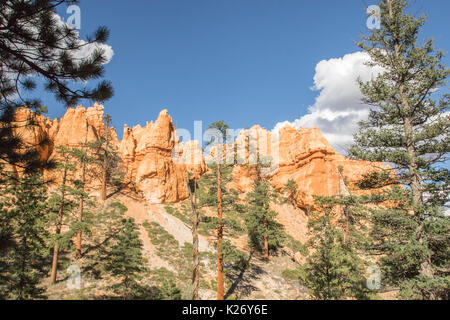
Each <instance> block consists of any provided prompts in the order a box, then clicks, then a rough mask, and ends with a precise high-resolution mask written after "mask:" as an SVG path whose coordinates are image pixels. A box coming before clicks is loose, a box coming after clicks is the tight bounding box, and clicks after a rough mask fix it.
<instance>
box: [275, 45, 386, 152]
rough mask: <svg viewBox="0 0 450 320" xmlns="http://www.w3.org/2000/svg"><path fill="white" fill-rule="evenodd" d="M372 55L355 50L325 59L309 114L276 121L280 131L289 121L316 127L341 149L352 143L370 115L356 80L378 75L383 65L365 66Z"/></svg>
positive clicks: (315, 77) (341, 150)
mask: <svg viewBox="0 0 450 320" xmlns="http://www.w3.org/2000/svg"><path fill="white" fill-rule="evenodd" d="M368 60H369V56H368V55H367V54H366V53H363V52H354V53H350V54H347V55H345V56H344V57H342V58H335V59H329V60H322V61H320V62H319V63H318V64H317V65H316V70H315V71H316V73H315V75H314V86H313V87H312V88H311V89H312V90H317V91H320V93H319V95H318V96H317V97H316V101H315V103H314V104H313V105H312V106H310V107H309V108H308V110H309V113H308V114H306V115H304V116H302V117H301V118H299V119H295V120H294V121H291V122H289V121H284V122H280V123H277V124H276V125H275V127H274V129H273V131H274V132H278V131H279V130H280V129H281V128H282V127H283V126H285V125H286V124H291V125H292V126H294V127H296V128H299V127H303V128H312V127H315V126H317V127H318V128H319V130H320V131H321V132H322V134H323V135H324V136H325V138H327V139H328V141H329V142H330V143H331V145H332V146H333V147H334V148H336V149H337V150H338V151H340V152H343V151H344V150H345V148H346V147H347V146H348V145H349V144H350V143H351V142H352V140H353V133H355V131H356V130H357V127H358V121H360V120H363V119H365V118H366V117H367V116H368V113H369V108H368V106H367V105H364V104H363V103H361V98H362V95H361V92H360V90H359V85H358V83H357V81H356V80H357V78H358V77H360V78H361V79H362V80H363V81H368V80H370V79H371V78H372V77H376V76H377V75H378V74H379V73H380V72H381V68H378V67H376V68H373V67H369V66H366V65H365V64H364V63H365V62H367V61H368Z"/></svg>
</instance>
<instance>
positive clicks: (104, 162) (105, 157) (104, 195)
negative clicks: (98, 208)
mask: <svg viewBox="0 0 450 320" xmlns="http://www.w3.org/2000/svg"><path fill="white" fill-rule="evenodd" d="M107 164H108V161H107V155H106V151H105V155H104V158H103V168H102V169H103V172H102V193H101V198H102V201H105V200H106V180H107V178H108V169H107Z"/></svg>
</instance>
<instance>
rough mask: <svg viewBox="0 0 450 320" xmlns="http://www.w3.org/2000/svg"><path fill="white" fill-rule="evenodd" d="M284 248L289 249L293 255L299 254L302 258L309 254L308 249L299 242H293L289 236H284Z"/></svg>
mask: <svg viewBox="0 0 450 320" xmlns="http://www.w3.org/2000/svg"><path fill="white" fill-rule="evenodd" d="M285 245H286V247H288V248H289V249H291V250H292V251H293V252H294V253H296V252H300V254H301V255H302V256H307V255H308V254H309V252H308V247H307V246H305V245H304V244H302V243H301V242H300V241H298V240H295V239H294V238H293V237H292V236H291V235H289V234H286V241H285Z"/></svg>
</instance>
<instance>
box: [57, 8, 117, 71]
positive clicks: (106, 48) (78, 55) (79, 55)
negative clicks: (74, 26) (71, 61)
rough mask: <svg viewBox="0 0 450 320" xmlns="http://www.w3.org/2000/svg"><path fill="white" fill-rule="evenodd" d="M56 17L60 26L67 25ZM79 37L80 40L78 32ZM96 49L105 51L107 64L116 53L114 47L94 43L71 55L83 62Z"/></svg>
mask: <svg viewBox="0 0 450 320" xmlns="http://www.w3.org/2000/svg"><path fill="white" fill-rule="evenodd" d="M54 17H55V19H56V20H57V23H58V24H59V25H63V24H67V23H66V22H64V21H63V19H62V18H61V17H60V16H59V15H57V14H56V13H55V14H54ZM77 35H78V38H79V33H78V32H77ZM85 43H86V41H84V40H82V39H80V40H79V44H80V45H83V44H85ZM96 49H103V51H104V52H105V57H106V62H105V64H107V63H108V62H110V61H111V59H112V57H113V55H114V51H113V49H112V47H111V46H110V45H107V44H106V43H97V42H94V43H91V44H88V45H86V46H83V47H81V48H80V49H79V50H77V51H74V50H72V51H71V54H72V56H73V57H74V58H76V59H80V60H82V59H85V58H87V57H89V56H90V55H91V54H92V53H93V52H94V50H96Z"/></svg>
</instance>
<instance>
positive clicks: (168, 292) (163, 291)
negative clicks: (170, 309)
mask: <svg viewBox="0 0 450 320" xmlns="http://www.w3.org/2000/svg"><path fill="white" fill-rule="evenodd" d="M159 290H160V292H159V298H160V299H161V300H180V299H181V290H180V288H178V287H177V285H176V284H175V282H174V281H173V280H172V279H168V280H164V281H163V283H162V285H161V287H160V289H159Z"/></svg>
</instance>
